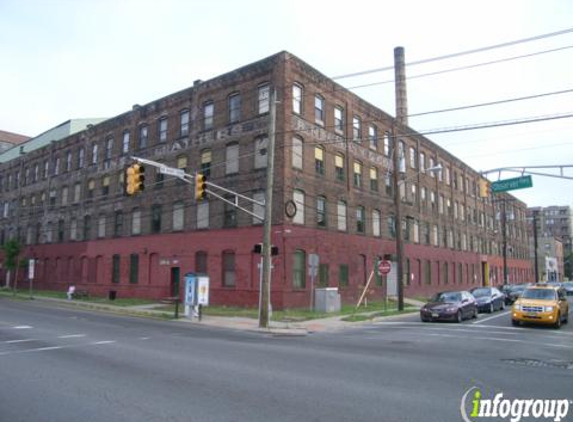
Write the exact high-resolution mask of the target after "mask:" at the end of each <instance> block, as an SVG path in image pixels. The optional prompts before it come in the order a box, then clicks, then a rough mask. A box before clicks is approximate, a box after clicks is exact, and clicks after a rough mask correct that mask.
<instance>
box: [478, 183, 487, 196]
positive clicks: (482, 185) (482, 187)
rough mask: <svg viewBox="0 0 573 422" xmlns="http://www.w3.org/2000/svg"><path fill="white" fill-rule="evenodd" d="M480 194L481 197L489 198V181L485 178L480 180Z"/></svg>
mask: <svg viewBox="0 0 573 422" xmlns="http://www.w3.org/2000/svg"><path fill="white" fill-rule="evenodd" d="M479 196H480V198H487V197H488V196H489V182H488V181H487V180H485V179H480V180H479Z"/></svg>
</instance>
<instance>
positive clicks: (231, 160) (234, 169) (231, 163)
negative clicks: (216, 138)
mask: <svg viewBox="0 0 573 422" xmlns="http://www.w3.org/2000/svg"><path fill="white" fill-rule="evenodd" d="M238 172H239V144H238V143H232V144H229V145H227V147H226V149H225V174H236V173H238Z"/></svg>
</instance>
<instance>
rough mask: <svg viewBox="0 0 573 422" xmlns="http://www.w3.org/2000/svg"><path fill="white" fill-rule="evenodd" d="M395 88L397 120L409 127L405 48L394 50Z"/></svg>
mask: <svg viewBox="0 0 573 422" xmlns="http://www.w3.org/2000/svg"><path fill="white" fill-rule="evenodd" d="M394 86H395V89H396V119H397V120H398V121H399V122H400V123H402V124H403V125H406V126H407V125H408V94H407V92H406V63H405V60H404V47H396V48H395V49H394Z"/></svg>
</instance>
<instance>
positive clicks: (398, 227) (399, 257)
mask: <svg viewBox="0 0 573 422" xmlns="http://www.w3.org/2000/svg"><path fill="white" fill-rule="evenodd" d="M397 151H398V142H397V139H396V138H394V151H393V168H394V172H393V181H394V214H395V216H396V219H395V221H394V228H395V230H394V231H395V234H396V261H397V262H396V270H397V271H396V272H397V274H396V276H397V278H398V280H396V285H397V287H398V292H397V294H398V310H399V311H403V310H404V267H403V265H404V264H403V260H404V239H403V238H402V210H401V203H402V198H401V197H400V189H399V187H400V186H401V185H402V184H404V183H406V182H407V181H408V180H411V179H413V178H415V177H418V176H419V175H420V173H430V174H437V173H439V172H441V171H442V164H441V163H438V164H437V165H435V166H432V167H428V168H426V169H424V170H423V171H422V170H421V171H418V172H417V173H416V174H415V175H413V176H410V177H409V178H406V179H403V180H398V169H399V164H400V157H398V152H397Z"/></svg>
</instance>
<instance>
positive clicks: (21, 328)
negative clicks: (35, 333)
mask: <svg viewBox="0 0 573 422" xmlns="http://www.w3.org/2000/svg"><path fill="white" fill-rule="evenodd" d="M30 328H34V327H31V326H29V325H16V326H15V327H12V329H13V330H29V329H30Z"/></svg>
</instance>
